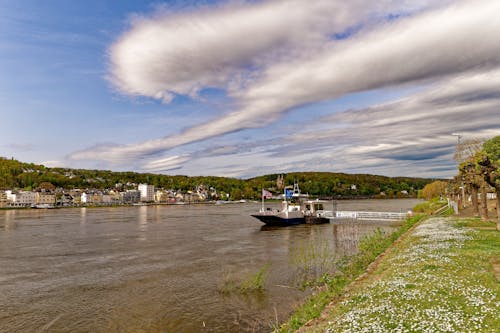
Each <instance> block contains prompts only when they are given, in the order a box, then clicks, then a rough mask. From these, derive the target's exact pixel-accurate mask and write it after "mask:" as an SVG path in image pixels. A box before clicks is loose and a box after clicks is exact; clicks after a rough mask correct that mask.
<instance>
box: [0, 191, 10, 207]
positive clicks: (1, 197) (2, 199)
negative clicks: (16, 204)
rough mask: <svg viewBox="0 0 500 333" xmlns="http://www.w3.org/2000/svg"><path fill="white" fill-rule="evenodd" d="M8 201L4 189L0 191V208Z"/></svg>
mask: <svg viewBox="0 0 500 333" xmlns="http://www.w3.org/2000/svg"><path fill="white" fill-rule="evenodd" d="M8 204H9V201H8V200H7V194H5V192H4V191H0V208H2V207H7V205H8Z"/></svg>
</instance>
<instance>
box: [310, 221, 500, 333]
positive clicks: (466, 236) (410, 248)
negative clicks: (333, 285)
mask: <svg viewBox="0 0 500 333" xmlns="http://www.w3.org/2000/svg"><path fill="white" fill-rule="evenodd" d="M493 228H494V225H493V224H492V223H485V222H481V221H479V220H477V219H460V220H457V219H445V218H431V219H428V220H425V221H424V222H422V223H421V224H420V225H418V226H417V228H415V229H414V230H413V231H412V232H411V234H410V235H409V237H406V238H405V239H403V240H402V241H401V242H399V244H396V245H395V246H394V247H393V248H392V249H391V251H390V252H389V253H388V254H387V255H386V257H385V258H384V259H382V261H381V262H380V264H379V266H378V267H377V269H376V270H375V272H373V274H370V276H369V278H368V279H366V280H365V281H364V283H363V285H361V286H359V288H356V289H353V290H352V291H351V292H350V293H349V294H348V295H346V296H345V298H344V300H343V301H341V302H339V303H338V304H336V305H335V306H333V307H331V308H330V309H329V310H328V313H326V314H324V315H325V316H324V317H323V318H322V319H321V320H320V321H318V322H316V323H315V325H313V326H311V327H308V328H307V329H306V328H303V331H306V332H499V331H500V329H499V327H500V283H499V282H498V280H497V279H496V278H495V276H494V274H493V268H492V264H491V263H492V262H493V261H495V262H498V258H499V257H500V233H499V232H497V231H495V230H494V229H493Z"/></svg>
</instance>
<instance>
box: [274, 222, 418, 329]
mask: <svg viewBox="0 0 500 333" xmlns="http://www.w3.org/2000/svg"><path fill="white" fill-rule="evenodd" d="M423 217H424V215H416V216H413V217H411V218H408V219H407V220H406V221H405V222H404V223H403V225H402V226H401V227H400V228H398V230H397V231H396V232H393V233H391V234H389V235H386V234H385V233H383V232H382V231H381V230H377V232H375V233H373V234H371V235H369V236H367V237H365V238H364V239H363V240H361V242H360V244H359V251H358V253H357V254H356V255H354V256H351V257H347V258H344V259H343V260H341V261H339V262H337V271H336V273H335V274H333V275H332V274H324V275H323V276H322V277H321V278H320V279H319V281H318V282H320V286H319V287H318V290H317V292H316V293H314V294H313V295H312V296H311V297H309V298H308V299H307V300H306V301H305V302H304V303H303V304H302V305H301V306H299V308H297V309H296V311H295V312H294V313H293V314H292V315H291V317H290V318H289V320H288V321H287V322H286V323H284V324H282V325H281V326H280V327H279V328H277V329H276V331H277V332H293V331H295V330H296V329H298V328H299V327H301V326H302V325H304V324H305V323H306V322H308V321H309V320H310V319H313V318H317V317H318V316H319V315H320V314H321V312H322V310H323V309H324V308H325V306H326V305H327V304H328V303H330V302H331V301H332V299H334V298H336V297H338V296H340V295H341V294H342V293H343V290H344V289H345V287H346V286H347V285H349V284H350V283H351V282H352V281H354V280H355V279H356V278H357V277H359V276H360V275H361V274H363V273H364V272H365V271H366V268H367V267H368V265H369V264H370V263H372V262H373V261H374V260H375V259H376V258H377V256H378V255H379V254H381V253H382V252H384V251H385V250H386V249H387V248H388V247H389V246H390V245H391V244H392V243H393V242H394V241H395V240H396V239H397V238H399V236H401V235H402V234H403V233H404V232H406V231H407V230H408V229H409V228H411V227H412V226H413V225H414V224H415V223H417V222H418V221H420V220H421V219H422V218H423Z"/></svg>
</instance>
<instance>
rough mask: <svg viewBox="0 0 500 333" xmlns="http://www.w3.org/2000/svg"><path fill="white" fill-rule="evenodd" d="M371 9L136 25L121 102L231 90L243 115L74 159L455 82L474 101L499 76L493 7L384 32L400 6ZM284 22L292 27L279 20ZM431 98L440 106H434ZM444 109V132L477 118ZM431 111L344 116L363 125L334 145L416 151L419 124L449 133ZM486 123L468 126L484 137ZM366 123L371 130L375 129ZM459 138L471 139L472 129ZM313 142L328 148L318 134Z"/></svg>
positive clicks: (259, 10) (124, 61) (416, 104)
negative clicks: (370, 93) (363, 96)
mask: <svg viewBox="0 0 500 333" xmlns="http://www.w3.org/2000/svg"><path fill="white" fill-rule="evenodd" d="M347 3H348V4H347ZM366 3H367V2H364V1H356V2H345V3H341V4H336V3H335V2H332V1H317V2H303V1H287V2H284V1H270V2H266V3H257V4H245V5H238V6H236V7H232V6H228V7H226V6H223V7H221V8H216V9H210V10H206V11H201V12H190V13H184V14H174V15H170V16H167V17H155V18H153V19H142V20H139V21H138V22H137V23H136V24H135V25H134V26H133V27H132V29H131V30H130V31H129V32H127V33H126V34H125V35H124V36H123V37H122V38H121V39H120V40H119V41H118V42H117V43H116V44H115V45H114V46H113V47H112V49H111V59H112V78H113V79H112V80H113V82H114V83H115V85H116V86H117V87H118V89H119V90H120V91H122V92H124V93H126V94H130V95H144V96H149V97H154V98H159V99H163V100H164V101H167V102H168V101H169V100H170V99H171V97H172V94H187V95H192V96H196V94H197V93H198V92H199V91H200V90H201V89H203V88H206V87H221V88H224V89H227V90H228V92H229V94H230V96H231V97H232V98H233V105H236V106H237V107H236V109H235V110H234V111H233V112H229V113H226V114H224V115H223V116H221V117H219V118H216V119H214V120H212V121H209V122H207V123H204V124H201V125H196V126H193V127H191V128H188V129H186V130H184V131H183V132H180V133H179V134H176V135H171V136H167V137H164V138H160V139H156V140H151V141H147V142H142V143H137V144H130V145H119V146H116V147H97V148H90V149H88V150H85V151H80V152H76V153H74V154H72V155H71V157H72V158H73V159H101V160H108V161H124V160H129V159H136V158H138V157H144V156H150V155H154V154H159V153H162V152H164V151H166V150H169V149H172V148H174V147H178V146H181V145H185V144H188V143H192V142H197V141H201V140H206V139H208V138H212V137H215V136H220V135H224V134H228V133H231V132H235V131H239V130H241V129H245V128H253V127H260V126H266V125H268V124H270V123H272V122H274V121H276V120H277V119H279V117H280V116H281V115H282V114H283V113H284V112H286V111H288V110H290V109H293V108H296V107H298V106H301V105H304V104H309V103H315V102H318V101H325V100H330V99H335V98H337V97H339V96H342V95H345V94H349V93H353V92H359V91H365V90H370V89H377V88H381V87H387V86H400V85H405V84H415V83H421V82H426V83H432V82H436V81H439V80H441V81H443V80H444V81H443V82H448V81H447V80H452V81H451V82H455V85H453V87H454V88H449V89H450V90H449V91H447V96H448V95H452V94H453V89H455V90H456V91H457V92H460V91H464V90H467V89H465V88H467V87H465V88H464V89H462V88H461V87H460V83H459V82H460V80H463V82H465V83H464V84H471V83H470V82H472V81H474V80H475V83H474V86H475V87H477V88H478V89H479V88H480V89H479V90H484V89H486V88H487V86H488V85H489V82H488V80H489V79H490V78H491V77H492V76H491V75H490V76H488V75H487V74H485V73H487V72H488V71H490V70H495V69H496V68H497V67H498V66H499V64H500V43H498V35H500V21H499V20H498V19H497V17H496V15H497V13H499V12H500V3H499V2H498V1H482V2H481V3H478V2H473V1H465V2H460V3H458V4H453V5H450V6H448V7H446V8H444V9H443V8H438V9H435V10H430V11H426V12H424V13H421V14H418V15H414V17H406V18H402V19H399V20H397V21H395V22H385V23H378V24H377V25H374V23H373V21H370V20H369V19H368V18H369V17H370V15H371V14H373V13H375V14H374V15H375V16H376V17H380V16H383V15H382V13H388V12H389V11H388V10H387V7H390V6H391V5H394V4H395V2H387V3H384V4H383V5H380V6H377V7H376V8H373V7H370V6H366V8H368V9H367V10H364V11H361V13H357V12H356V11H355V10H360V9H361V8H363V5H366ZM368 3H370V4H371V3H372V2H368ZM426 6H429V4H428V3H424V4H419V5H418V6H416V9H415V8H411V9H408V7H405V4H403V5H400V7H399V8H398V10H399V11H402V10H403V11H405V10H410V11H411V10H417V11H418V10H419V9H421V8H424V7H426ZM353 9H355V10H353ZM283 11H286V13H287V15H286V16H287V17H288V18H289V19H285V20H280V19H278V18H277V17H276V13H279V12H283ZM353 13H356V14H353ZM368 21H370V24H371V25H370V29H365V30H361V31H360V32H358V33H357V34H355V35H354V36H350V37H349V38H347V39H346V40H341V41H337V40H330V41H328V42H326V39H325V38H326V37H327V36H329V35H331V34H332V33H335V32H342V31H343V30H345V29H346V28H349V27H352V26H355V25H356V23H359V22H362V23H363V22H368ZM258 22H262V24H259V23H258ZM478 73H479V74H478ZM495 73H496V72H495ZM495 75H496V74H495ZM494 78H495V79H496V77H494ZM453 80H456V81H453ZM467 82H469V83H467ZM495 82H496V81H495ZM469 88H470V87H469ZM441 89H442V90H441V92H444V90H443V89H448V88H441ZM455 96H459V95H456V94H455ZM427 98H431V99H432V100H434V101H436V98H434V97H433V96H427ZM412 103H413V104H412ZM443 103H445V104H446V106H445V107H443V108H441V111H440V112H441V115H442V116H443V118H444V119H447V120H448V119H459V120H464V119H465V118H466V117H467V115H468V112H469V114H470V112H471V109H470V108H469V107H468V106H467V105H460V106H458V107H456V108H454V103H455V102H454V101H453V100H450V99H445V100H443ZM482 103H483V104H481V103H479V102H477V103H472V101H471V102H470V103H468V104H469V105H474V107H477V108H478V110H479V111H477V112H478V113H480V114H481V113H482V114H483V116H484V117H487V116H492V112H493V111H492V109H491V107H492V105H490V104H488V103H490V102H489V101H488V100H485V101H483V102H482ZM424 104H425V100H420V99H419V100H418V101H412V100H407V101H404V103H402V104H397V105H392V106H390V105H389V106H388V105H385V106H384V109H383V112H382V111H381V110H379V109H368V110H363V111H360V112H357V113H344V114H341V115H339V117H344V118H342V119H340V118H339V120H342V121H346V122H348V121H349V117H351V118H352V117H356V121H358V123H356V124H353V126H352V127H349V126H348V127H347V128H346V129H338V131H337V133H342V134H346V133H348V131H353V130H356V131H357V132H358V133H357V134H354V135H353V134H350V135H349V136H348V137H349V138H351V139H354V140H359V141H360V142H361V143H362V142H363V138H365V137H366V136H368V135H369V134H371V135H377V134H378V135H381V136H382V137H385V141H382V142H380V143H379V144H380V145H393V144H394V142H399V143H400V142H402V141H401V140H408V141H407V142H410V143H411V142H415V141H414V139H415V137H416V136H415V135H413V136H405V132H404V129H405V126H407V125H408V124H412V123H415V122H416V130H415V133H417V132H418V133H420V134H419V135H423V134H425V133H433V134H431V135H434V136H435V137H437V136H438V135H439V134H442V131H443V128H442V126H440V124H436V122H435V117H432V116H433V115H435V113H433V112H432V111H430V112H429V111H427V113H425V112H423V111H422V109H421V107H422V106H423V105H424ZM466 104H467V103H466ZM412 105H413V109H412ZM391 108H392V109H391ZM391 110H392V112H391ZM493 115H494V113H493ZM426 117H427V118H426ZM374 119H379V120H377V121H374ZM426 119H427V120H426ZM484 119H485V118H478V119H475V120H472V121H470V122H467V125H468V126H469V127H470V128H484V126H485V124H484ZM432 120H434V121H432ZM369 122H373V124H371V125H370V126H369ZM398 123H399V124H404V125H405V126H401V125H398ZM457 123H458V122H457ZM398 126H399V127H398ZM407 129H408V128H407V127H406V130H407ZM462 129H463V130H464V131H466V130H467V128H466V126H462ZM360 130H362V131H363V133H359V131H360ZM382 130H385V131H387V130H391V131H394V133H396V134H399V135H400V136H397V135H396V134H394V135H388V133H387V132H382ZM452 130H455V129H452ZM377 131H381V132H377ZM311 135H312V136H313V137H315V140H317V141H318V142H321V139H322V135H323V134H322V133H317V132H315V133H311ZM338 140H339V144H340V145H341V144H342V143H343V142H345V141H346V140H345V139H344V138H343V137H341V136H340V135H339V136H338ZM391 140H392V141H394V142H392V141H391ZM368 143H370V141H368ZM369 146H371V143H370V144H369V145H368V147H369Z"/></svg>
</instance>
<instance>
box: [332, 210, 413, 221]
mask: <svg viewBox="0 0 500 333" xmlns="http://www.w3.org/2000/svg"><path fill="white" fill-rule="evenodd" d="M323 216H324V217H325V218H328V219H330V220H342V219H354V220H370V221H402V220H404V219H405V218H406V217H407V216H408V214H407V213H396V212H368V211H348V210H344V211H335V212H332V211H329V212H325V214H324V215H323Z"/></svg>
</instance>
